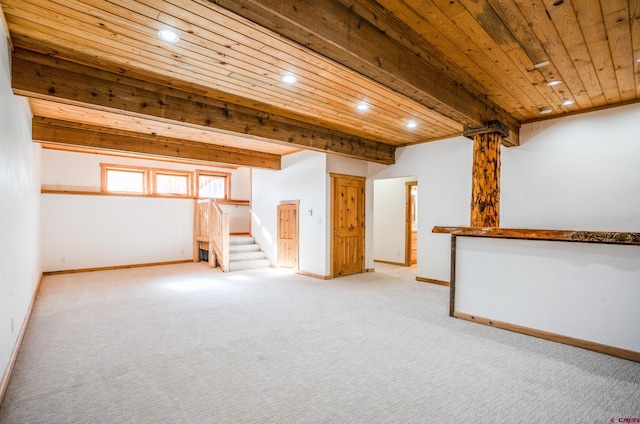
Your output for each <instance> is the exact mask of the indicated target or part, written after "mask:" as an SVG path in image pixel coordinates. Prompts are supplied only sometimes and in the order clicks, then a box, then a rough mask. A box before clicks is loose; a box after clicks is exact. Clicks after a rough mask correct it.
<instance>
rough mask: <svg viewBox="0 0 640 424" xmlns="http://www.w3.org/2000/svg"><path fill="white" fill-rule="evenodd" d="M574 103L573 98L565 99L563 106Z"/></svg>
mask: <svg viewBox="0 0 640 424" xmlns="http://www.w3.org/2000/svg"><path fill="white" fill-rule="evenodd" d="M574 103H575V102H574V101H573V100H571V99H564V100H563V101H562V106H569V105H572V104H574Z"/></svg>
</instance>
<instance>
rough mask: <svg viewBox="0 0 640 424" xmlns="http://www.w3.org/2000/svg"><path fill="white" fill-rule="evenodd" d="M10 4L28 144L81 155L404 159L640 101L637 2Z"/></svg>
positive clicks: (78, 0)
mask: <svg viewBox="0 0 640 424" xmlns="http://www.w3.org/2000/svg"><path fill="white" fill-rule="evenodd" d="M0 5H1V6H2V11H3V13H4V15H5V18H6V22H7V25H8V28H9V33H10V42H11V44H12V46H13V57H12V68H13V75H12V77H13V87H14V91H15V92H16V93H17V94H20V95H24V96H27V97H29V98H30V102H31V107H32V111H33V114H34V138H35V139H36V141H42V142H49V143H62V144H69V145H77V146H81V147H83V148H87V147H89V148H90V147H94V148H96V149H110V150H117V151H131V152H135V153H139V154H153V155H160V156H173V157H181V158H191V159H196V160H206V161H213V162H226V163H232V164H236V165H247V166H258V167H265V168H275V169H278V168H279V157H280V156H281V155H285V154H289V153H291V152H295V151H298V150H299V149H314V150H320V151H327V152H331V153H336V154H340V155H345V156H350V157H356V158H361V159H364V160H368V161H374V162H379V163H385V164H389V163H393V161H394V152H395V148H397V147H401V146H406V145H411V144H416V143H423V142H428V141H434V140H439V139H443V138H448V137H452V136H456V135H460V134H461V133H462V131H463V129H464V127H465V126H466V127H470V128H478V127H482V126H483V125H485V124H486V123H487V122H488V121H492V120H496V119H497V120H500V121H502V122H503V123H505V124H506V125H507V126H508V127H509V129H510V136H509V137H508V138H507V139H506V140H505V144H506V145H515V144H518V140H519V138H518V130H519V126H520V124H521V123H522V122H528V121H532V120H537V119H541V118H545V117H553V116H558V115H563V114H569V113H577V112H583V111H588V110H593V109H596V108H601V107H608V106H613V105H619V104H624V103H630V102H636V101H638V99H639V98H640V88H639V84H640V79H639V67H640V63H639V62H638V60H640V23H639V22H640V2H638V1H635V0H564V1H563V0H376V1H373V0H314V1H305V0H290V1H281V0H164V1H160V0H0ZM163 29H171V30H173V31H174V32H175V33H177V34H178V36H179V40H178V41H177V42H174V43H171V42H166V41H163V40H161V39H159V38H158V31H160V30H163ZM287 74H291V75H295V76H296V77H297V82H296V83H294V84H286V83H284V82H282V81H281V77H282V76H283V75H287ZM552 82H557V85H553V84H551V85H550V84H549V83H552ZM360 102H366V103H367V104H368V105H369V109H368V110H366V111H359V110H357V109H356V106H357V105H358V104H359V103H360ZM410 121H412V122H415V123H416V124H417V126H416V127H415V128H408V127H407V124H408V123H409V122H410ZM98 140H99V142H98Z"/></svg>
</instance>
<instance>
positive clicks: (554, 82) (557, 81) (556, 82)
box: [547, 80, 562, 87]
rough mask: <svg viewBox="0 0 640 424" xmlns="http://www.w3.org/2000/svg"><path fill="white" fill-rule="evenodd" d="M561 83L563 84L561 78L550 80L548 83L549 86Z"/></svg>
mask: <svg viewBox="0 0 640 424" xmlns="http://www.w3.org/2000/svg"><path fill="white" fill-rule="evenodd" d="M560 84H562V81H560V80H554V81H549V82H548V83H547V85H548V86H549V87H555V86H556V85H560Z"/></svg>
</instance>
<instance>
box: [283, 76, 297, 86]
mask: <svg viewBox="0 0 640 424" xmlns="http://www.w3.org/2000/svg"><path fill="white" fill-rule="evenodd" d="M280 80H281V81H282V82H283V83H285V84H295V83H296V82H298V77H296V76H295V75H293V74H286V75H283V76H282V78H281V79H280Z"/></svg>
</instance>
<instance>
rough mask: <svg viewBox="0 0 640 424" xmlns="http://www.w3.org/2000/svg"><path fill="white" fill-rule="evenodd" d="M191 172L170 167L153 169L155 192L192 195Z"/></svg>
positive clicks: (166, 194)
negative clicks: (170, 168)
mask: <svg viewBox="0 0 640 424" xmlns="http://www.w3.org/2000/svg"><path fill="white" fill-rule="evenodd" d="M192 175H193V174H192V173H191V172H185V171H175V170H169V169H154V170H153V194H159V195H165V196H191V191H192V188H191V186H192V184H191V176H192Z"/></svg>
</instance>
